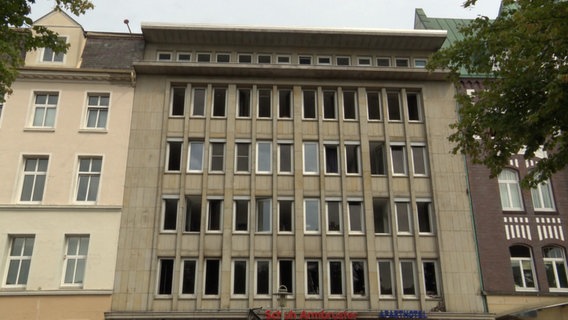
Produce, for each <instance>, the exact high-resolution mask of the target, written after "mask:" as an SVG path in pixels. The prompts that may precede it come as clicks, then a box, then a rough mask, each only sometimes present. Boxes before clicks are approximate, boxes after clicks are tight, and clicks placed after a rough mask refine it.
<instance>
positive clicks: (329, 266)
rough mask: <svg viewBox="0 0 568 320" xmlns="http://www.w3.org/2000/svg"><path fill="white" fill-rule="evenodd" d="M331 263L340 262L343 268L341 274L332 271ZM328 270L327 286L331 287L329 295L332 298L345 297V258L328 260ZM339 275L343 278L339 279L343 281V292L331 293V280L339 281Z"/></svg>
mask: <svg viewBox="0 0 568 320" xmlns="http://www.w3.org/2000/svg"><path fill="white" fill-rule="evenodd" d="M331 263H339V266H340V268H341V272H340V274H335V273H332V271H331ZM327 271H328V276H327V286H328V287H329V296H330V297H331V298H335V297H344V296H345V265H344V263H343V260H334V259H330V260H328V263H327ZM337 277H341V279H340V280H339V282H340V283H341V293H339V294H338V293H331V282H337Z"/></svg>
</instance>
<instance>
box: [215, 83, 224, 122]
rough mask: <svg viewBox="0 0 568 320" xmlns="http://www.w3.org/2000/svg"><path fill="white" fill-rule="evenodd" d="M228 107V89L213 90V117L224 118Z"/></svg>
mask: <svg viewBox="0 0 568 320" xmlns="http://www.w3.org/2000/svg"><path fill="white" fill-rule="evenodd" d="M226 105H227V89H225V88H214V89H213V117H224V116H225V109H226Z"/></svg>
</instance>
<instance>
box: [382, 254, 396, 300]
mask: <svg viewBox="0 0 568 320" xmlns="http://www.w3.org/2000/svg"><path fill="white" fill-rule="evenodd" d="M392 284H393V279H392V267H391V262H390V261H379V294H380V295H382V296H392V295H394V289H393V285H392Z"/></svg>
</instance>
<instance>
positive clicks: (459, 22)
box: [414, 8, 472, 48]
mask: <svg viewBox="0 0 568 320" xmlns="http://www.w3.org/2000/svg"><path fill="white" fill-rule="evenodd" d="M471 21H472V20H471V19H451V18H431V17H428V16H426V14H425V13H424V10H422V9H420V8H417V9H416V10H415V13H414V29H423V30H446V31H447V32H448V37H447V38H446V41H444V44H443V45H442V48H445V47H448V46H449V45H451V44H452V42H454V41H456V40H460V39H462V38H463V36H462V35H461V33H460V31H459V29H460V28H461V27H463V26H464V25H467V24H468V23H470V22H471Z"/></svg>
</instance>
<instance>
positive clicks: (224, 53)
mask: <svg viewBox="0 0 568 320" xmlns="http://www.w3.org/2000/svg"><path fill="white" fill-rule="evenodd" d="M219 57H228V58H229V60H228V61H219ZM215 62H217V63H230V62H231V54H230V53H229V52H217V53H215Z"/></svg>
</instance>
